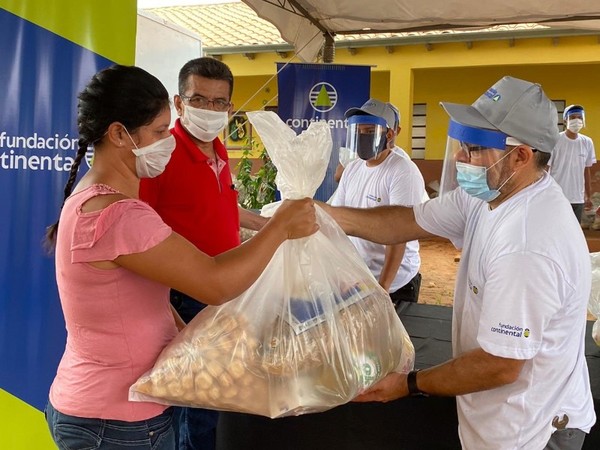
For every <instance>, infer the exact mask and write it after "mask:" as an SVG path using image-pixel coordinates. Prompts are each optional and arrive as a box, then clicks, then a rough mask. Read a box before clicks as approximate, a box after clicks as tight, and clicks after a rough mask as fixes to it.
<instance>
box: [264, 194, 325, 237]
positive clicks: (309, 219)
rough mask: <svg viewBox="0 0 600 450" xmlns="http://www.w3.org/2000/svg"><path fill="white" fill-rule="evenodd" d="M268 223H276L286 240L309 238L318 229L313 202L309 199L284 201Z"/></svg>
mask: <svg viewBox="0 0 600 450" xmlns="http://www.w3.org/2000/svg"><path fill="white" fill-rule="evenodd" d="M270 222H276V223H277V225H278V226H280V227H281V228H282V229H283V230H284V231H285V236H286V238H287V239H298V238H302V237H305V236H309V235H311V234H313V233H315V232H316V231H317V230H318V229H319V225H318V224H317V213H316V210H315V202H314V201H313V200H312V199H310V198H304V199H301V200H284V201H283V202H282V203H281V205H280V206H279V208H277V211H275V214H274V215H273V217H272V218H271V220H270Z"/></svg>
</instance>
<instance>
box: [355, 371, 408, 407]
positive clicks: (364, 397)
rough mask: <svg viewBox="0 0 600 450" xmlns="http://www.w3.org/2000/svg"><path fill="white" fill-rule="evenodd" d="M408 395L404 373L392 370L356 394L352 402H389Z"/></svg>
mask: <svg viewBox="0 0 600 450" xmlns="http://www.w3.org/2000/svg"><path fill="white" fill-rule="evenodd" d="M407 396H408V386H407V384H406V374H405V373H396V372H392V373H390V374H388V375H387V376H386V377H385V378H383V379H382V380H381V381H379V382H377V383H375V384H374V385H373V386H371V387H370V388H369V389H367V390H366V391H365V392H363V393H362V394H360V395H359V396H357V397H356V398H355V399H354V400H352V401H353V402H389V401H391V400H396V399H398V398H402V397H407Z"/></svg>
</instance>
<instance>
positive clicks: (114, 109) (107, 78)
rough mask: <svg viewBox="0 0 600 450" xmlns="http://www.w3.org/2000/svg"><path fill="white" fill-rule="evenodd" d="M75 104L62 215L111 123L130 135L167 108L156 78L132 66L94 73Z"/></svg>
mask: <svg viewBox="0 0 600 450" xmlns="http://www.w3.org/2000/svg"><path fill="white" fill-rule="evenodd" d="M78 100H79V101H78V104H77V126H78V129H79V148H78V150H77V155H76V156H75V160H74V161H73V165H72V166H71V171H70V172H69V179H68V180H67V183H66V185H65V188H64V198H63V202H62V205H61V207H60V209H61V211H62V208H63V206H64V204H65V201H66V200H67V198H68V197H69V196H70V195H71V192H72V191H73V185H74V184H75V180H76V178H77V172H78V171H79V166H80V164H81V160H82V159H83V157H84V156H85V154H86V152H87V150H88V148H90V147H93V146H94V144H95V143H97V142H98V141H100V140H101V139H102V137H103V136H104V135H105V133H106V131H107V130H108V127H109V125H110V124H111V123H113V122H119V123H122V124H123V125H124V126H125V127H126V128H127V129H128V130H129V131H130V132H132V133H133V132H135V130H137V129H138V128H139V127H141V126H143V125H148V124H149V123H151V122H152V121H153V120H154V119H155V118H156V116H158V115H159V114H160V113H161V112H162V111H163V110H164V109H165V108H168V107H169V93H168V92H167V90H166V89H165V87H164V86H163V84H162V83H161V82H160V81H159V80H158V78H156V77H155V76H153V75H151V74H149V73H148V72H146V71H145V70H143V69H140V68H139V67H135V66H121V65H114V66H111V67H109V68H107V69H103V70H101V71H100V72H98V73H96V74H95V75H94V76H93V77H92V79H91V81H90V82H89V83H88V85H87V86H86V87H85V89H84V90H83V91H81V92H80V93H79V96H78ZM57 231H58V221H56V223H54V224H53V225H50V226H49V227H48V228H47V229H46V242H45V245H46V247H47V249H49V250H52V249H53V248H54V247H55V245H56V234H57Z"/></svg>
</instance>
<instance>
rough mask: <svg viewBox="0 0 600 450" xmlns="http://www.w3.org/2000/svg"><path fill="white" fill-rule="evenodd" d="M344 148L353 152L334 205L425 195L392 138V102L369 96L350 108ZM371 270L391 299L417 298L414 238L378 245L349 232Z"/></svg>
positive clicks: (409, 200) (417, 199) (396, 122)
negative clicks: (405, 241) (358, 105)
mask: <svg viewBox="0 0 600 450" xmlns="http://www.w3.org/2000/svg"><path fill="white" fill-rule="evenodd" d="M345 116H346V118H347V119H348V132H347V138H346V149H347V150H348V151H349V152H350V153H351V154H356V155H357V156H358V158H357V159H354V160H353V161H351V162H350V163H348V164H347V167H346V168H345V169H344V172H343V173H342V176H341V179H340V184H339V186H338V188H337V190H336V192H335V195H334V196H333V198H332V200H331V204H332V205H334V206H352V207H355V208H368V207H372V206H381V205H403V206H412V205H415V204H417V203H421V202H423V201H425V200H427V199H428V197H427V193H426V191H425V182H424V181H423V176H422V175H421V172H420V171H419V169H418V167H417V166H416V164H415V163H414V162H412V160H411V159H410V157H409V156H408V155H407V154H406V152H404V150H402V149H401V148H400V147H397V146H396V145H395V140H396V136H397V134H398V132H399V131H400V113H399V112H398V110H397V109H396V107H394V106H393V105H392V104H391V103H386V102H382V101H380V100H376V99H370V100H368V101H367V102H366V103H365V104H364V105H362V106H361V107H360V108H350V109H349V110H348V111H346V114H345ZM350 240H351V241H352V243H353V244H354V246H355V247H356V249H357V250H358V253H359V254H360V256H361V257H362V259H363V260H364V261H365V263H366V264H367V266H368V267H369V269H370V270H371V273H372V274H373V276H374V277H375V278H376V279H377V280H378V281H379V284H380V285H381V286H382V287H383V288H384V289H385V290H386V291H387V292H388V293H389V294H390V298H391V299H392V301H393V302H394V305H395V306H396V307H398V306H399V305H400V302H402V301H406V302H416V301H417V300H418V298H419V289H420V286H421V274H420V273H419V268H420V266H421V258H420V256H419V242H418V241H416V240H415V241H410V242H407V243H400V244H396V245H381V244H377V243H374V242H370V241H366V240H364V239H360V238H356V237H350Z"/></svg>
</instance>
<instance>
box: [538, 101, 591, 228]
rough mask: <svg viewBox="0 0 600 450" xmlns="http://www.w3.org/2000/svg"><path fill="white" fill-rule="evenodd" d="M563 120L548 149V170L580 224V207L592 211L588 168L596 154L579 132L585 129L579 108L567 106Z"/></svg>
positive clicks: (579, 106) (581, 111)
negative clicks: (563, 129)
mask: <svg viewBox="0 0 600 450" xmlns="http://www.w3.org/2000/svg"><path fill="white" fill-rule="evenodd" d="M563 119H564V121H565V124H566V129H565V131H563V132H562V133H560V135H559V137H558V141H557V142H556V146H555V147H554V150H552V156H551V157H550V161H549V162H548V165H549V166H550V169H549V170H548V171H549V172H550V175H552V176H553V177H554V179H555V180H556V182H557V183H558V184H559V185H560V187H561V188H562V190H563V192H564V193H565V196H566V197H567V200H569V202H570V203H571V207H572V208H573V212H574V213H575V216H576V217H577V220H578V221H579V222H581V216H582V214H583V210H584V208H585V209H591V208H592V199H591V197H592V192H591V191H592V187H591V175H590V167H591V166H592V165H593V164H594V163H595V162H596V151H595V150H594V142H593V141H592V140H591V139H590V138H589V137H587V136H585V135H583V134H581V133H580V132H579V131H580V130H581V129H582V128H583V127H585V111H584V109H583V106H581V105H570V106H567V108H566V109H565V111H564V113H563Z"/></svg>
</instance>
